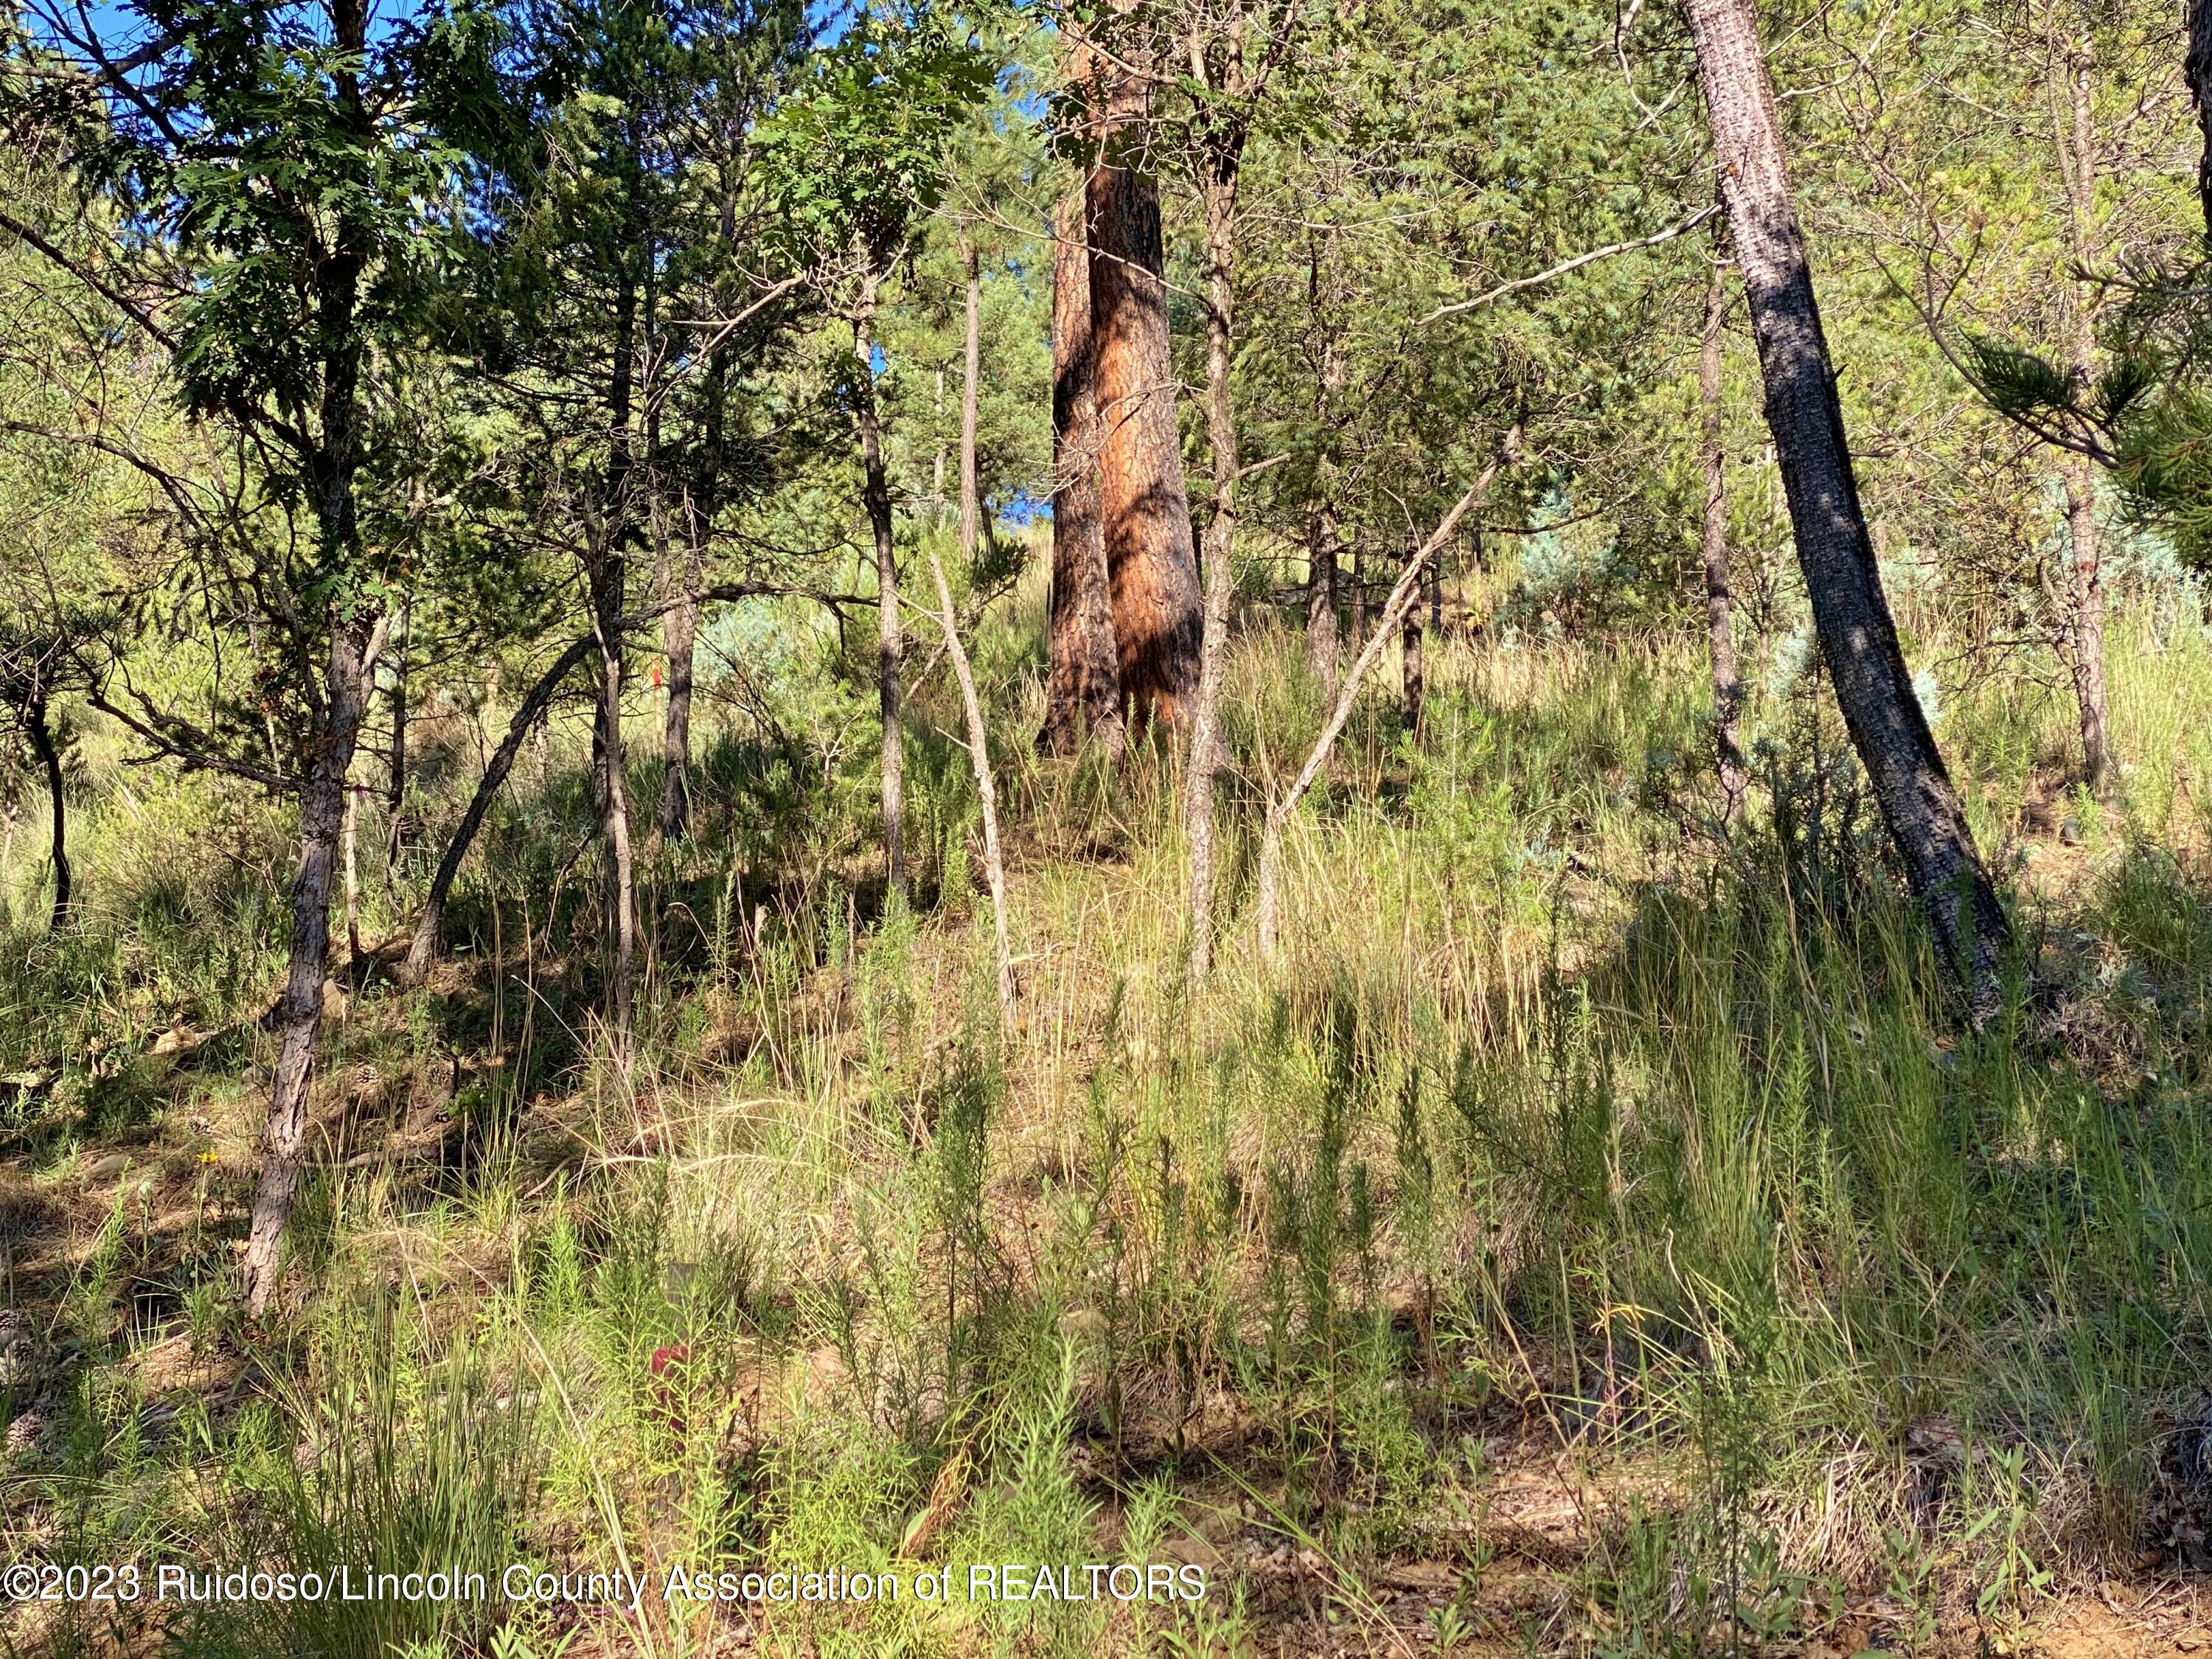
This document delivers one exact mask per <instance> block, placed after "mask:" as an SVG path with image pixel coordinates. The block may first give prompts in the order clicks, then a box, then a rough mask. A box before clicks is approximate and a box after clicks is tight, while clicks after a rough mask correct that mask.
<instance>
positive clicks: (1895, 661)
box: [1688, 0, 2010, 1021]
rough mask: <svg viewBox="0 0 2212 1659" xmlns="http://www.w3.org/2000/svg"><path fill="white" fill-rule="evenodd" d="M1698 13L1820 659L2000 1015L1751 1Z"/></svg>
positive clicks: (1977, 869) (1888, 814)
mask: <svg viewBox="0 0 2212 1659" xmlns="http://www.w3.org/2000/svg"><path fill="white" fill-rule="evenodd" d="M1688 10H1689V18H1690V28H1691V34H1692V40H1693V42H1694V44H1695V46H1696V50H1697V59H1698V76H1699V82H1700V84H1701V86H1702V88H1703V90H1704V92H1705V106H1706V111H1707V114H1708V118H1710V120H1711V125H1712V134H1713V147H1714V149H1715V152H1716V154H1717V157H1718V160H1719V163H1720V174H1721V193H1722V196H1723V200H1724V201H1725V203H1726V204H1727V209H1728V221H1729V234H1730V236H1731V239H1732V240H1733V241H1734V243H1735V253H1736V258H1737V261H1738V264H1739V266H1740V268H1741V271H1742V274H1743V283H1744V288H1745V290H1746V292H1747V294H1748V295H1749V296H1750V301H1751V318H1752V327H1753V334H1754V336H1755V337H1756V339H1757V341H1758V344H1759V369H1760V374H1761V378H1762V380H1763V381H1764V384H1765V394H1766V419H1767V424H1768V427H1769V428H1770V429H1771V432H1772V433H1773V435H1774V443H1775V450H1776V453H1777V456H1778V459H1779V460H1780V463H1781V471H1782V481H1783V489H1784V495H1785V497H1786V499H1787V501H1788V503H1789V507H1790V528H1791V532H1792V534H1793V536H1794V538H1795V540H1796V546H1797V559H1798V563H1799V566H1800V567H1801V568H1802V570H1803V572H1804V577H1805V586H1806V590H1807V592H1808V594H1809V596H1810V598H1811V600H1812V605H1813V617H1814V626H1815V628H1816V629H1817V630H1818V632H1819V635H1820V648H1821V653H1822V654H1823V656H1824V657H1825V658H1826V660H1827V665H1828V671H1829V674H1830V677H1831V678H1832V680H1833V681H1834V683H1835V687H1836V697H1837V701H1838V703H1839V704H1840V705H1841V706H1842V709H1843V714H1844V724H1845V726H1847V727H1848V728H1849V730H1850V736H1851V742H1852V745H1853V747H1854V748H1856V749H1857V751H1858V756H1859V758H1860V760H1861V761H1862V762H1863V763H1864V765H1865V767H1866V769H1867V773H1868V775H1869V778H1870V779H1871V780H1872V782H1873V786H1874V793H1875V799H1876V800H1877V802H1879V804H1880V805H1881V814H1882V819H1883V822H1884V823H1885V824H1886V825H1887V828H1888V830H1889V834H1890V836H1891V839H1892V840H1893V842H1894V843H1895V844H1896V847H1897V849H1898V853H1899V857H1900V859H1901V860H1902V861H1903V863H1904V866H1905V875H1906V879H1907V882H1908V884H1909V885H1910V887H1911V890H1912V892H1913V893H1914V895H1915V896H1917V898H1919V899H1920V900H1921V901H1922V902H1923V903H1925V904H1926V906H1927V907H1928V911H1929V919H1930V921H1931V922H1932V923H1933V926H1934V929H1935V932H1936V939H1937V942H1938V944H1939V945H1940V947H1941V950H1942V955H1943V956H1944V957H1945V958H1946V959H1947V961H1948V964H1949V965H1950V967H1951V968H1952V969H1953V970H1954V972H1955V973H1956V974H1957V975H1958V977H1959V979H1960V981H1961V982H1962V983H1963V985H1964V987H1966V992H1967V994H1968V999H1969V1001H1970V1004H1971V1006H1972V1013H1973V1017H1974V1018H1975V1019H1976V1020H1977V1021H1979V1020H1981V1019H1984V1018H1987V1017H1988V1016H1989V1015H1990V1014H1991V1013H1993V1012H1995V1011H1996V1005H1997V1001H1998V996H1999V981H1998V973H1999V967H2000V962H2001V958H2002V953H2003V951H2004V948H2005V945H2006V944H2007V943H2008V939H2009V937H2010V927H2009V924H2008V921H2007V919H2006V916H2005V913H2004V909H2003V907H2002V905H2001V904H2000V903H1999V902H1998V901H1997V896H1996V889H1995V888H1994V887H1993V886H1992V885H1991V884H1990V878H1989V873H1988V872H1987V871H1986V870H1985V869H1984V867H1983V865H1982V860H1981V855H1980V854H1979V853H1978V851H1977V850H1976V848H1975V847H1974V842H1973V837H1972V834H1971V832H1970V831H1969V830H1968V829H1967V827H1966V813H1965V811H1964V810H1963V808H1962V807H1961V805H1960V800H1959V796H1958V792H1957V791H1956V790H1955V789H1954V787H1952V783H1951V777H1950V774H1949V772H1948V770H1947V769H1945V767H1944V764H1943V757H1942V753H1941V752H1940V751H1939V750H1937V748H1936V738H1935V735H1934V733H1933V732H1930V730H1929V726H1928V720H1927V717H1926V715H1925V714H1924V713H1923V711H1922V709H1921V707H1920V702H1919V699H1918V698H1917V696H1915V695H1914V694H1913V690H1912V680H1911V675H1910V674H1909V673H1908V672H1907V671H1906V669H1905V655H1904V652H1903V651H1902V649H1901V648H1900V647H1899V644H1898V638H1897V627H1896V623H1895V622H1894V621H1893V618H1892V617H1891V616H1890V611H1889V602H1888V599H1887V597H1886V596H1885V595H1884V593H1883V592H1882V587H1881V574H1880V572H1879V570H1878V569H1877V568H1876V566H1875V553H1874V544H1873V541H1872V539H1871V538H1870V537H1869V534H1868V531H1867V525H1866V516H1865V513H1863V510H1862V509H1861V507H1860V505H1859V496H1858V484H1857V479H1856V477H1854V476H1853V472H1852V468H1851V459H1850V448H1849V445H1848V442H1847V441H1846V438H1845V435H1844V417H1843V407H1842V404H1840V402H1839V401H1838V398H1837V395H1836V379H1835V371H1834V369H1833V368H1832V366H1831V363H1830V361H1829V356H1828V346H1827V341H1826V337H1824V335H1823V334H1822V332H1821V328H1820V308H1819V306H1818V304H1817V302H1816V301H1815V300H1814V292H1813V273H1812V267H1811V265H1810V264H1809V263H1808V259H1807V257H1806V251H1805V239H1804V234H1803V232H1802V229H1801V228H1800V227H1799V224H1798V222H1797V214H1796V208H1795V207H1794V206H1793V204H1791V201H1790V181H1789V172H1788V168H1787V166H1786V164H1785V162H1784V153H1783V143H1782V132H1781V128H1780V125H1779V123H1778V120H1777V118H1776V114H1775V105H1774V94H1773V89H1772V88H1771V85H1770V83H1769V82H1768V79H1767V73H1766V63H1765V57H1764V56H1763V54H1762V52H1761V51H1760V47H1759V33H1758V27H1757V24H1756V22H1755V21H1754V19H1753V13H1752V9H1751V6H1750V3H1749V0H1689V6H1688Z"/></svg>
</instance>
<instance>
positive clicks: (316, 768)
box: [242, 618, 371, 1317]
mask: <svg viewBox="0 0 2212 1659" xmlns="http://www.w3.org/2000/svg"><path fill="white" fill-rule="evenodd" d="M370 637H371V630H370V629H369V627H368V624H367V623H366V622H365V621H363V620H362V619H361V618H356V619H354V620H352V621H350V622H343V623H334V624H333V626H332V627H331V642H330V659H329V663H328V667H327V676H326V678H327V684H325V688H324V693H325V708H324V714H323V719H322V720H320V721H319V722H318V724H319V726H320V728H321V729H320V730H319V731H318V732H315V733H314V741H313V743H312V744H310V745H309V748H308V753H309V755H310V756H311V757H313V758H312V760H311V763H310V764H309V767H308V769H307V780H306V781H305V783H304V785H303V786H302V787H301V792H300V862H299V867H298V870H297V872H296V873H295V875H294V876H293V878H292V937H291V962H290V964H289V968H288V969H287V970H286V973H285V978H284V994H283V998H282V1000H280V1001H279V1002H278V1003H277V1006H276V1008H277V1015H276V1018H277V1030H278V1032H279V1034H280V1035H279V1036H278V1039H277V1050H276V1078H275V1080H274V1082H273V1083H272V1085H271V1086H270V1099H269V1121H268V1123H267V1125H266V1126H265V1127H264V1130H263V1132H262V1150H261V1182H260V1185H259V1186H258V1188H256V1190H255V1192H254V1194H253V1215H252V1223H251V1225H250V1228H249V1231H248V1234H247V1237H246V1257H245V1261H244V1262H243V1264H242V1267H243V1272H244V1276H245V1289H246V1311H247V1312H249V1313H251V1314H252V1315H254V1316H256V1317H258V1316H260V1315H261V1314H262V1313H264V1311H266V1310H267V1309H268V1306H269V1298H270V1295H271V1294H272V1293H273V1292H274V1291H275V1290H276V1279H277V1267H278V1261H277V1247H278V1244H279V1243H280V1242H281V1241H282V1239H283V1235H284V1223H285V1220H286V1218H288V1217H289V1215H290V1214H291V1212H292V1200H293V1196H294V1194H296V1193H297V1192H298V1191H299V1188H300V1170H301V1151H302V1148H303V1147H304V1146H305V1144H306V1140H307V1085H308V1084H309V1082H310V1081H311V1080H312V1079H313V1073H314V1064H315V1039H316V1037H317V1036H318V1035H319V1033H320V1031H321V1030H322V1024H323V975H324V971H325V969H326V968H327V967H328V965H329V962H330V951H331V878H332V876H333V875H335V874H336V866H337V856H338V837H339V836H340V834H341V832H342V831H343V829H344V827H345V810H346V799H345V798H346V774H347V773H349V771H351V770H352V769H353V751H354V744H355V743H356V741H357V740H358V738H360V736H361V721H362V711H363V708H364V705H365V703H366V702H367V690H368V688H367V685H366V678H367V677H366V675H365V674H364V672H363V664H364V661H365V659H367V657H368V655H369V650H368V644H369V640H370Z"/></svg>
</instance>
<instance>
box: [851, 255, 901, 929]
mask: <svg viewBox="0 0 2212 1659" xmlns="http://www.w3.org/2000/svg"><path fill="white" fill-rule="evenodd" d="M880 281H881V278H880V277H878V276H877V275H876V274H875V273H874V272H873V271H871V272H870V273H869V274H868V275H867V276H866V277H865V278H864V279H863V280H862V284H861V291H860V306H859V307H858V309H857V310H855V311H854V315H853V357H854V364H853V416H854V421H855V422H857V424H858V425H859V427H860V477H861V482H860V495H861V501H862V503H863V505H864V506H865V507H866V509H867V514H868V528H869V531H870V532H871V533H872V535H873V537H874V539H875V553H876V593H877V605H876V615H877V619H878V634H877V644H876V706H877V714H878V720H879V721H880V723H881V726H882V728H883V769H882V786H883V788H882V793H883V811H884V905H885V907H886V908H888V907H889V906H890V905H891V904H893V903H895V902H904V901H905V898H906V833H905V817H906V782H905V758H906V750H905V746H904V733H903V731H902V726H901V725H900V721H901V718H902V717H901V714H900V695H901V692H902V686H901V684H900V676H901V675H902V673H903V672H904V671H905V666H906V661H905V647H904V645H903V643H902V639H901V635H900V631H899V587H898V553H897V550H896V548H894V547H893V545H892V543H891V490H890V480H889V478H888V477H886V476H885V474H884V441H883V431H882V428H881V427H880V425H879V424H878V420H877V416H876V364H875V340H874V337H873V336H872V332H871V330H872V325H873V324H874V321H875V313H876V291H877V287H878V283H879V282H880Z"/></svg>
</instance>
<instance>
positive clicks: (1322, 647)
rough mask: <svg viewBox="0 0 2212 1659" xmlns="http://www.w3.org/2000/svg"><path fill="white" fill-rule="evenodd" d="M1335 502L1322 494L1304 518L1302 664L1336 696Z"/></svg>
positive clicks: (1324, 694) (1326, 690)
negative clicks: (1304, 586)
mask: <svg viewBox="0 0 2212 1659" xmlns="http://www.w3.org/2000/svg"><path fill="white" fill-rule="evenodd" d="M1323 487H1324V488H1327V487H1328V486H1327V485H1326V484H1325V483H1324V485H1323ZM1336 535H1337V531H1336V504H1335V503H1334V501H1330V500H1329V499H1328V497H1327V496H1326V495H1324V496H1323V497H1322V499H1321V500H1320V501H1316V502H1315V503H1314V507H1313V511H1312V512H1311V513H1309V514H1308V515H1307V519H1306V667H1307V668H1308V669H1309V670H1310V671H1311V672H1312V674H1313V677H1314V678H1316V680H1319V681H1320V682H1321V689H1322V695H1323V696H1330V697H1333V696H1335V695H1336V666H1337V633H1336Z"/></svg>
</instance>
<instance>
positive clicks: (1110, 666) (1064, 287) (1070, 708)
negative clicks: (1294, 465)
mask: <svg viewBox="0 0 2212 1659" xmlns="http://www.w3.org/2000/svg"><path fill="white" fill-rule="evenodd" d="M1084 220H1085V188H1084V186H1083V185H1081V184H1080V183H1079V184H1078V185H1076V186H1075V188H1074V189H1073V191H1070V192H1069V193H1068V196H1067V197H1066V200H1064V201H1062V202H1061V203H1060V210H1059V212H1058V213H1057V215H1056V216H1054V223H1053V251H1052V601H1051V622H1050V632H1051V636H1052V638H1051V647H1050V665H1049V668H1048V673H1047V676H1046V681H1045V702H1044V725H1043V727H1042V730H1041V731H1039V732H1038V733H1037V747H1038V748H1039V749H1041V750H1043V752H1044V753H1046V754H1048V755H1071V754H1073V753H1074V752H1075V750H1076V749H1077V747H1078V746H1079V744H1081V742H1082V741H1083V737H1084V733H1085V732H1086V731H1087V732H1089V733H1090V735H1091V738H1093V739H1094V740H1095V741H1097V742H1098V743H1100V744H1103V745H1104V746H1105V748H1106V750H1107V752H1108V753H1109V754H1119V753H1120V752H1121V744H1122V741H1123V729H1122V721H1121V663H1120V661H1119V659H1118V658H1117V656H1116V653H1115V645H1114V600H1113V592H1112V588H1111V586H1110V581H1109V576H1108V574H1107V569H1106V536H1105V529H1104V526H1103V524H1102V522H1101V520H1100V518H1099V504H1098V450H1099V446H1100V442H1101V435H1100V432H1099V428H1098V404H1097V398H1096V396H1095V395H1094V392H1093V388H1092V385H1091V372H1092V363H1091V251H1090V246H1089V242H1088V238H1087V235H1086V233H1085V224H1084Z"/></svg>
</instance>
